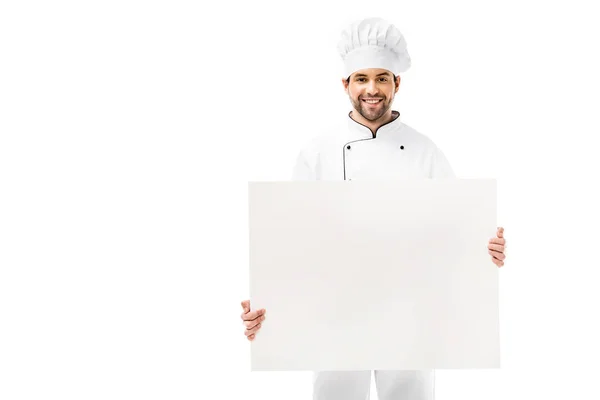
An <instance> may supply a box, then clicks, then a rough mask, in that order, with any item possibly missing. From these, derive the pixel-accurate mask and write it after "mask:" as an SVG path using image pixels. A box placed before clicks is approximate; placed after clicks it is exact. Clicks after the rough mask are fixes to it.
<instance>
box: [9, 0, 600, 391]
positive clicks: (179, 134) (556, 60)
mask: <svg viewBox="0 0 600 400" xmlns="http://www.w3.org/2000/svg"><path fill="white" fill-rule="evenodd" d="M592 4H593V2H592V1H589V2H583V1H568V2H552V1H537V2H536V1H531V0H520V1H502V2H489V1H424V0H414V1H388V2H377V1H368V2H367V1H361V2H358V1H336V2H334V1H327V2H326V1H310V2H308V1H303V2H295V3H293V4H288V2H275V1H273V2H269V3H266V2H258V1H248V2H241V1H240V2H236V3H232V2H225V1H222V2H216V3H212V4H205V3H202V2H195V1H187V2H183V1H169V2H167V1H162V2H159V1H144V2H142V1H137V2H135V1H123V0H121V1H102V2H100V1H97V2H77V1H55V2H41V1H39V2H32V1H4V2H2V5H1V6H0V191H1V193H0V398H2V399H46V398H60V399H108V398H110V399H137V398H140V399H141V398H143V399H240V398H244V399H261V400H268V399H283V398H285V399H286V400H296V399H297V400H300V399H309V398H310V397H311V374H310V372H306V373H250V372H249V360H250V358H249V356H250V352H249V343H248V342H247V341H246V340H245V337H244V335H243V333H242V332H243V327H242V325H241V321H240V319H239V315H240V313H241V307H240V301H241V300H243V299H245V298H246V297H247V293H248V288H249V286H248V246H247V242H248V226H247V211H248V210H247V182H248V181H250V180H253V181H258V180H287V179H289V177H290V174H291V168H292V166H293V163H294V160H295V156H296V154H297V152H298V151H299V149H300V148H301V146H302V145H303V144H304V143H305V142H306V141H307V140H308V139H309V137H311V136H313V134H316V133H318V131H319V128H321V127H322V126H323V125H325V124H327V123H328V121H331V119H332V118H338V117H339V116H340V115H341V114H343V113H345V112H347V110H348V107H349V102H348V100H347V98H346V97H345V94H344V92H343V91H342V85H341V83H340V78H341V73H340V72H341V64H340V61H339V58H338V56H337V53H336V47H335V45H336V43H337V39H338V35H339V32H340V30H341V29H342V28H343V27H344V26H345V25H346V24H347V23H349V22H351V21H352V20H354V19H356V18H361V17H365V16H384V17H386V18H388V19H389V20H391V21H392V22H394V23H395V24H397V25H398V26H399V27H400V28H401V30H402V31H403V32H404V34H405V36H406V39H407V42H408V46H409V52H410V54H411V56H412V58H413V66H412V68H411V69H410V70H409V71H408V72H407V73H406V74H404V75H403V76H402V79H403V81H402V86H401V89H400V92H399V94H398V97H397V101H396V102H395V104H394V106H395V107H394V108H395V109H398V110H400V111H401V113H402V119H403V121H404V122H405V123H407V124H409V125H410V126H412V127H414V128H415V129H417V130H419V131H421V132H422V133H424V134H426V135H428V136H429V137H431V138H432V139H433V140H434V141H435V142H436V144H438V146H439V147H441V148H442V149H443V151H444V152H445V153H446V155H447V157H448V159H449V160H450V162H451V163H452V165H453V167H454V169H455V170H456V173H457V174H458V175H459V176H460V177H464V178H468V177H482V178H497V179H498V193H499V196H498V207H499V212H498V223H499V224H500V225H502V226H504V227H505V228H506V232H505V233H506V238H507V240H508V250H507V255H508V260H507V263H506V266H505V267H504V269H503V270H502V271H501V272H502V273H501V277H500V290H501V293H500V294H501V298H500V304H501V310H500V317H501V321H500V322H501V346H502V362H503V364H502V369H501V370H492V371H438V373H437V399H438V400H450V399H461V400H468V399H481V398H486V399H488V400H492V399H515V400H518V399H532V398H561V399H562V398H573V399H575V398H581V399H591V398H598V395H599V393H600V390H599V389H598V387H597V386H596V385H595V383H594V382H595V381H597V378H598V374H599V373H600V368H599V367H598V358H599V356H600V346H599V344H598V339H597V338H598V337H600V328H599V326H598V317H597V315H598V312H597V304H599V303H600V294H599V291H598V285H597V279H596V278H597V277H598V267H599V265H600V263H599V261H598V252H597V250H596V249H597V241H596V238H597V237H598V226H599V222H600V221H599V218H598V200H599V197H598V194H597V186H598V184H597V181H598V179H597V173H598V172H597V171H598V170H600V165H599V162H598V159H597V148H596V144H597V143H598V140H597V136H598V134H599V133H600V129H599V125H600V124H599V123H598V120H597V117H596V115H597V112H598V111H597V110H598V105H599V104H598V103H599V95H598V93H599V90H600V79H599V77H598V73H597V71H598V70H599V67H600V63H599V62H598V56H597V47H598V46H597V38H598V37H600V28H599V27H598V24H597V23H596V18H595V15H596V14H595V13H594V12H593V11H592V7H591V5H592ZM265 323H268V320H267V321H266V322H265ZM301 327H302V321H298V329H302V328H301Z"/></svg>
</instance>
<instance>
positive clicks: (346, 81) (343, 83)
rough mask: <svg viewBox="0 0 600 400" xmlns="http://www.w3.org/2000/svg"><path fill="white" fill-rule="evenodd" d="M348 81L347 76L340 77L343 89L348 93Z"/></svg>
mask: <svg viewBox="0 0 600 400" xmlns="http://www.w3.org/2000/svg"><path fill="white" fill-rule="evenodd" d="M348 81H349V80H348V78H342V85H344V90H345V91H346V93H348V86H349V83H348Z"/></svg>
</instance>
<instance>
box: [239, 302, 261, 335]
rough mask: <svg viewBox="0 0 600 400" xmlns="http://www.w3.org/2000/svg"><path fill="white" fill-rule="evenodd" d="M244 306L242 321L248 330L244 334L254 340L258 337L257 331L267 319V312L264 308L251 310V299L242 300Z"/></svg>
mask: <svg viewBox="0 0 600 400" xmlns="http://www.w3.org/2000/svg"><path fill="white" fill-rule="evenodd" d="M242 308H243V309H244V312H243V313H242V315H241V317H242V321H243V323H244V325H245V326H246V331H245V332H244V334H245V335H246V338H248V340H250V341H252V340H254V338H255V337H256V332H258V330H259V329H260V327H261V326H262V321H264V320H265V312H266V310H265V309H264V308H262V309H260V310H257V311H252V312H250V300H244V301H242Z"/></svg>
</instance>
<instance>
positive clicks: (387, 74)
mask: <svg viewBox="0 0 600 400" xmlns="http://www.w3.org/2000/svg"><path fill="white" fill-rule="evenodd" d="M382 75H385V76H391V75H392V74H390V73H389V72H382V73H380V74H377V75H376V76H382ZM357 76H367V75H365V74H356V75H354V77H357Z"/></svg>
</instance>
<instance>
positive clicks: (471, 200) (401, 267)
mask: <svg viewBox="0 0 600 400" xmlns="http://www.w3.org/2000/svg"><path fill="white" fill-rule="evenodd" d="M248 190H249V229H250V232H249V233H250V296H251V297H250V298H251V305H252V309H259V308H265V309H266V310H267V312H266V320H265V321H264V323H263V326H262V328H261V330H260V332H258V334H257V335H256V338H255V340H254V341H253V342H252V344H251V367H252V370H253V371H298V370H307V371H344V370H369V369H371V370H386V369H387V370H406V369H409V370H410V369H458V368H498V367H499V366H500V348H499V347H500V345H499V322H498V267H497V266H496V265H495V264H493V263H492V261H491V256H490V255H489V254H488V249H487V245H488V241H489V239H490V238H492V237H495V236H496V181H495V180H491V179H481V180H471V179H469V180H466V179H453V180H406V181H394V182H391V181H352V182H349V181H315V182H251V183H249V187H248Z"/></svg>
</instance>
